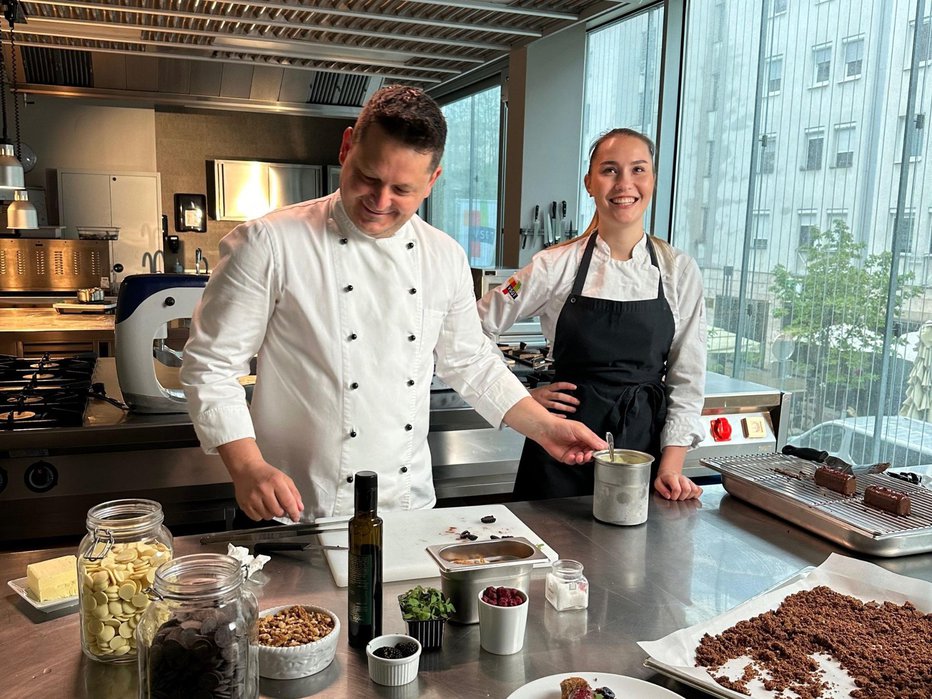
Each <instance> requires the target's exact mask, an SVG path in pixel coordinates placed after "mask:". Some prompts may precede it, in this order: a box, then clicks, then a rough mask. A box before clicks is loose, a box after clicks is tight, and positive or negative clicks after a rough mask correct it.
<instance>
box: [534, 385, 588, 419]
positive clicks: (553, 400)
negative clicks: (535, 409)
mask: <svg viewBox="0 0 932 699" xmlns="http://www.w3.org/2000/svg"><path fill="white" fill-rule="evenodd" d="M575 390H576V384H574V383H569V382H568V381H554V382H553V383H550V384H547V385H546V386H538V387H537V388H535V389H533V390H532V391H530V394H531V397H532V398H533V399H534V400H536V401H537V402H538V403H540V404H541V405H542V406H544V407H545V408H550V409H551V410H562V411H563V412H564V413H575V412H576V406H577V405H579V398H577V397H576V396H571V395H570V394H569V393H563V391H575ZM556 415H557V417H566V415H560V414H559V413H557V414H556Z"/></svg>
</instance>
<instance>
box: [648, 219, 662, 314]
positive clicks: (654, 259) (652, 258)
mask: <svg viewBox="0 0 932 699" xmlns="http://www.w3.org/2000/svg"><path fill="white" fill-rule="evenodd" d="M645 237H646V238H647V252H648V254H649V255H650V263H651V264H652V265H653V266H654V267H656V268H657V271H658V272H660V275H659V277H658V278H657V298H658V299H662V298H665V296H664V293H663V272H661V271H660V265H659V264H657V255H656V253H655V252H654V245H653V243H651V242H650V235H648V234H645Z"/></svg>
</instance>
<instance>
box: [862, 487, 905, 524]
mask: <svg viewBox="0 0 932 699" xmlns="http://www.w3.org/2000/svg"><path fill="white" fill-rule="evenodd" d="M864 504H865V505H867V506H868V507H875V508H877V509H878V510H883V511H884V512H889V513H890V514H894V515H898V516H900V517H907V516H908V515H909V513H910V512H911V509H912V503H911V502H910V500H909V495H907V494H906V493H901V492H900V491H899V490H894V489H893V488H887V487H886V486H882V485H869V486H867V487H866V488H865V489H864Z"/></svg>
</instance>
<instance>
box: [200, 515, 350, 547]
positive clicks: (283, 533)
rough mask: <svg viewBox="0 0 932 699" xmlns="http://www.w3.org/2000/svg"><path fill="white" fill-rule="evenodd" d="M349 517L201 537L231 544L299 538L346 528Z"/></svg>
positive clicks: (206, 541) (208, 541)
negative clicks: (332, 520)
mask: <svg viewBox="0 0 932 699" xmlns="http://www.w3.org/2000/svg"><path fill="white" fill-rule="evenodd" d="M348 524H349V518H347V519H345V520H338V521H335V522H299V523H298V524H280V525H278V526H274V527H255V528H253V529H234V530H232V531H228V532H217V533H215V534H207V535H205V536H202V537H201V543H202V544H216V543H231V544H244V545H250V544H257V543H269V542H275V541H282V540H286V539H297V538H299V537H303V536H313V535H314V534H322V533H323V532H334V531H341V530H343V529H346V528H347V526H348Z"/></svg>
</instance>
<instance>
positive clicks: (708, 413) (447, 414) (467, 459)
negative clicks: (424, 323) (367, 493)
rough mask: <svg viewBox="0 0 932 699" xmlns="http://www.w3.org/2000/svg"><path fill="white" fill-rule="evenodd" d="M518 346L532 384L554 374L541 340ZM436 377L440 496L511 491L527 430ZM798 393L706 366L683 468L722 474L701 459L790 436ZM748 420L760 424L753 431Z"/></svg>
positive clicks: (695, 474)
mask: <svg viewBox="0 0 932 699" xmlns="http://www.w3.org/2000/svg"><path fill="white" fill-rule="evenodd" d="M541 341H542V339H541ZM515 352H516V353H517V354H518V355H521V354H527V355H528V358H527V359H526V360H525V363H522V362H520V361H517V360H516V361H515V364H514V366H513V367H512V369H513V371H514V372H515V374H516V375H518V377H519V378H521V379H522V381H524V382H525V383H526V384H527V385H528V386H529V387H530V388H533V387H534V386H535V385H537V384H538V383H542V382H549V381H550V380H552V372H550V370H549V363H548V361H547V360H544V362H543V363H541V362H540V360H538V359H537V357H539V356H542V355H541V354H540V349H539V348H530V347H526V348H524V349H520V346H519V349H517V350H515ZM506 354H507V353H506ZM435 383H436V385H435V386H434V388H433V389H432V395H431V407H432V410H431V431H430V434H428V436H427V441H428V444H429V446H430V451H431V457H432V459H433V471H434V485H435V487H436V490H437V497H438V498H440V499H454V498H463V497H470V496H485V497H489V496H498V497H500V498H503V497H507V495H508V494H510V493H511V491H512V489H513V487H514V480H515V475H516V474H517V470H518V460H519V459H520V457H521V450H522V448H523V446H524V437H523V436H522V435H521V434H519V433H518V432H515V431H514V430H512V429H510V428H507V427H506V428H504V429H497V428H493V427H492V426H490V425H489V424H488V423H487V422H485V420H483V419H482V418H481V417H479V416H478V415H477V414H476V413H475V411H473V410H472V409H471V408H470V407H469V405H468V404H467V403H466V402H465V401H463V400H462V399H461V398H460V397H459V395H457V394H456V393H455V392H453V390H452V389H451V388H449V387H448V386H445V385H443V384H441V383H439V382H435ZM791 398H792V394H790V393H785V392H783V391H780V390H778V389H775V388H770V387H767V386H762V385H760V384H755V383H751V382H749V381H741V380H738V379H733V378H730V377H727V376H723V375H721V374H715V373H711V372H710V373H707V374H706V395H705V403H704V405H703V409H702V415H701V417H700V420H701V423H702V430H703V434H704V440H703V441H702V442H701V443H700V444H699V445H698V446H697V447H696V448H695V449H691V450H690V451H689V452H688V453H687V456H686V464H685V466H684V468H683V472H684V473H685V474H686V475H688V476H690V477H691V478H700V479H702V478H710V477H711V478H717V477H718V474H717V473H716V472H715V471H713V470H711V469H709V468H707V467H706V466H704V465H703V464H701V463H700V460H701V459H704V458H711V457H719V456H731V455H753V454H763V453H769V452H774V451H777V450H778V449H779V448H781V447H782V446H783V445H784V444H785V443H786V437H787V434H786V426H785V425H784V424H783V423H782V421H781V416H782V415H788V414H789V412H788V406H789V401H790V400H791ZM749 426H753V427H754V429H755V430H757V431H749ZM716 428H718V429H716ZM728 428H730V429H728ZM726 433H727V435H726Z"/></svg>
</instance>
